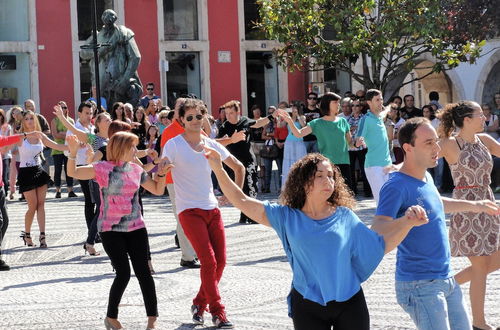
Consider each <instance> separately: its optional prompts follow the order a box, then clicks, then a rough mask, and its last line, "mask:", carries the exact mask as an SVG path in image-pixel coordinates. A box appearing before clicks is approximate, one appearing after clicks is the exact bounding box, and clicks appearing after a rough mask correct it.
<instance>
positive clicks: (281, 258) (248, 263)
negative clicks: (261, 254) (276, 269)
mask: <svg viewBox="0 0 500 330" xmlns="http://www.w3.org/2000/svg"><path fill="white" fill-rule="evenodd" d="M273 261H280V262H288V259H287V258H286V256H285V255H282V256H274V257H269V258H264V259H259V260H249V261H243V262H237V263H235V264H233V266H251V265H255V264H260V263H263V262H273Z"/></svg>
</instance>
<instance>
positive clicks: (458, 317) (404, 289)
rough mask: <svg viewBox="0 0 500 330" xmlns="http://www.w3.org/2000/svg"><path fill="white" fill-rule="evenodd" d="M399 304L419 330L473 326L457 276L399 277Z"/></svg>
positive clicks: (454, 328)
mask: <svg viewBox="0 0 500 330" xmlns="http://www.w3.org/2000/svg"><path fill="white" fill-rule="evenodd" d="M396 299H397V301H398V304H399V305H400V306H401V307H402V308H403V309H404V310H405V312H407V313H408V314H409V315H410V317H411V318H412V320H413V322H414V323H415V325H416V326H417V328H418V329H419V330H449V329H451V330H470V329H471V328H472V325H471V322H470V321H469V317H468V316H467V312H466V310H465V306H464V301H463V296H462V290H460V286H459V285H458V284H457V283H456V282H455V279H454V278H453V277H449V278H447V279H444V280H441V279H437V280H419V281H410V282H404V281H396Z"/></svg>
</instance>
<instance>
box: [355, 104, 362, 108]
mask: <svg viewBox="0 0 500 330" xmlns="http://www.w3.org/2000/svg"><path fill="white" fill-rule="evenodd" d="M353 107H357V108H361V107H362V105H361V104H354V105H353Z"/></svg>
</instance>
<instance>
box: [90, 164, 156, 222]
mask: <svg viewBox="0 0 500 330" xmlns="http://www.w3.org/2000/svg"><path fill="white" fill-rule="evenodd" d="M94 170H95V180H96V181H97V183H98V184H99V189H100V194H101V209H100V210H99V218H98V220H97V230H98V231H99V232H105V231H118V232H130V231H134V230H138V229H141V228H144V227H145V224H144V220H143V217H142V214H141V206H140V204H139V187H140V185H141V184H142V183H143V182H144V181H145V180H146V177H147V174H146V172H144V170H143V169H142V168H141V167H140V166H139V165H137V164H134V163H128V162H127V163H125V162H110V161H102V162H98V163H96V164H94Z"/></svg>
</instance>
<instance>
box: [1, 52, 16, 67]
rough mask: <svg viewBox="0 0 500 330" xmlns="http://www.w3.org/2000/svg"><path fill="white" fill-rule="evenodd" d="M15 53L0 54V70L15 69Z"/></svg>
mask: <svg viewBox="0 0 500 330" xmlns="http://www.w3.org/2000/svg"><path fill="white" fill-rule="evenodd" d="M15 69H16V55H0V71H6V70H15Z"/></svg>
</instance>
